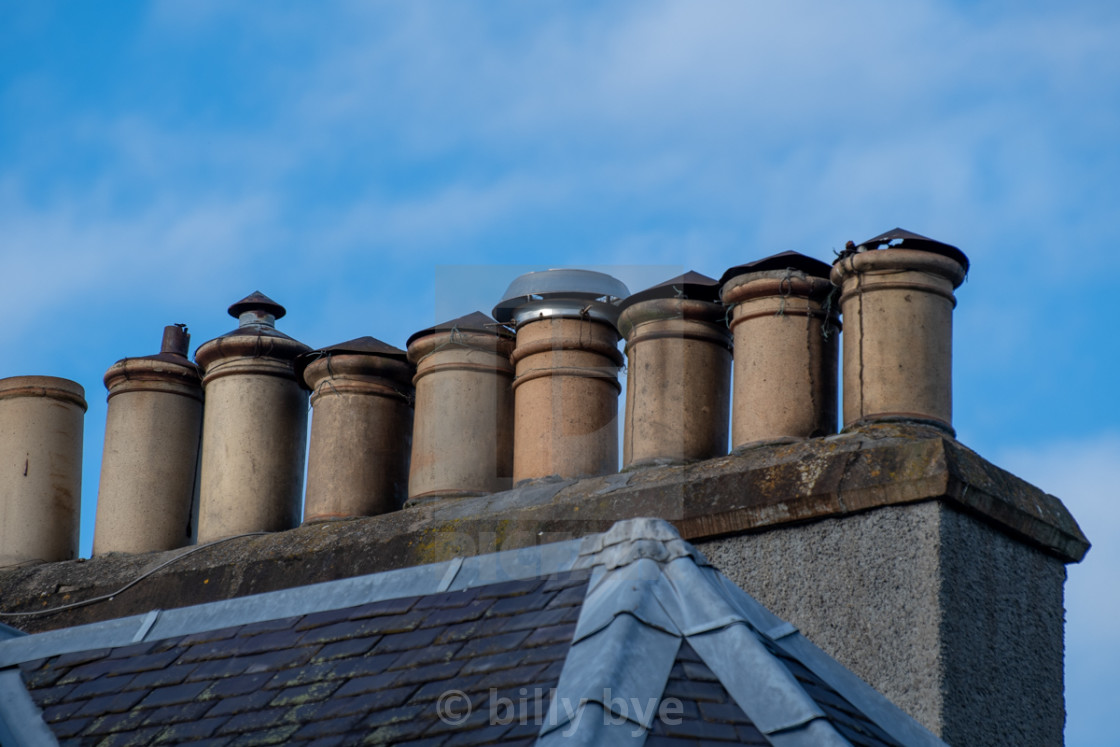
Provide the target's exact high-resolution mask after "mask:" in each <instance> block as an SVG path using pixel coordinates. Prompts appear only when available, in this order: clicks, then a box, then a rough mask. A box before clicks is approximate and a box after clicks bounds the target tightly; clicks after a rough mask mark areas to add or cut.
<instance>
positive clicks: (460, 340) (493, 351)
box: [408, 311, 514, 505]
mask: <svg viewBox="0 0 1120 747" xmlns="http://www.w3.org/2000/svg"><path fill="white" fill-rule="evenodd" d="M513 337H514V335H513V332H512V331H511V330H509V328H507V327H505V326H502V325H500V324H498V323H497V322H495V321H494V320H493V319H491V318H490V317H489V316H487V315H486V314H483V313H481V312H478V311H476V312H474V313H473V314H469V315H467V316H464V317H460V318H458V319H453V320H451V321H449V322H444V323H443V324H437V325H436V326H435V327H432V328H431V329H426V330H423V331H421V332H417V333H416V334H414V335H413V336H412V337H410V338H409V339H408V359H409V360H410V361H411V362H412V363H413V364H414V365H415V366H416V378H415V379H414V380H413V382H414V383H415V385H416V423H415V426H414V427H413V431H412V460H411V465H410V472H409V478H408V500H409V504H410V505H418V504H421V503H424V502H428V501H432V500H436V499H440V498H449V497H466V496H472V495H483V494H486V493H496V492H499V491H502V490H508V489H509V488H510V485H511V482H512V480H511V478H512V475H513V388H512V386H511V384H512V382H513V364H512V363H511V362H510V359H509V358H510V354H511V353H512V352H513Z"/></svg>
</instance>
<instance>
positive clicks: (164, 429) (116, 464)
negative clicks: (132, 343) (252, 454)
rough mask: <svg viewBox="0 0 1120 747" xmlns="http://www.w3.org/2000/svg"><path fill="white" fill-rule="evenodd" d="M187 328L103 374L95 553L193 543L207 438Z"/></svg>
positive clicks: (171, 329) (174, 329) (166, 334)
mask: <svg viewBox="0 0 1120 747" xmlns="http://www.w3.org/2000/svg"><path fill="white" fill-rule="evenodd" d="M189 344H190V335H189V334H188V333H187V328H186V326H185V325H181V324H175V325H170V326H167V327H165V328H164V331H163V342H162V345H161V346H160V348H161V349H160V352H159V353H158V354H156V355H151V356H147V357H143V358H124V359H122V360H120V361H117V362H116V363H114V364H113V365H112V366H111V367H110V368H109V370H108V371H106V372H105V387H106V389H108V391H109V395H108V411H107V414H106V420H105V446H104V451H103V453H102V459H101V480H100V485H99V486H98V497H97V520H96V523H95V528H94V536H93V554H94V555H103V554H105V553H109V552H132V553H136V552H155V551H159V550H172V549H175V548H177V547H182V546H183V545H187V544H190V541H191V539H192V534H193V531H192V527H191V524H192V516H191V509H192V505H193V503H194V501H195V500H196V498H197V494H196V487H197V480H196V476H197V473H198V452H199V440H200V438H201V434H202V378H201V375H200V373H199V370H198V366H196V365H195V364H193V363H191V362H190V360H188V359H187V357H186V356H187V349H188V346H189Z"/></svg>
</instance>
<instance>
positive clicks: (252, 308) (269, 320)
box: [229, 291, 288, 327]
mask: <svg viewBox="0 0 1120 747" xmlns="http://www.w3.org/2000/svg"><path fill="white" fill-rule="evenodd" d="M287 313H288V311H287V309H285V308H284V307H283V306H281V305H280V304H278V303H276V302H275V301H273V300H272V299H271V298H269V297H268V296H266V295H265V294H263V293H261V292H260V291H253V292H252V293H250V294H249V295H247V296H245V298H242V299H241V300H240V301H238V302H237V303H235V304H233V305H232V306H230V307H229V315H230V316H232V317H233V318H234V319H236V320H237V322H238V326H239V327H248V326H249V325H251V324H263V325H265V326H267V327H275V326H276V320H277V319H280V318H282V317H283V316H284V315H285V314H287Z"/></svg>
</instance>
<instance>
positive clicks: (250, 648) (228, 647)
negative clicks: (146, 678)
mask: <svg viewBox="0 0 1120 747" xmlns="http://www.w3.org/2000/svg"><path fill="white" fill-rule="evenodd" d="M292 637H293V634H292V633H291V632H289V631H287V630H280V631H273V632H271V633H261V634H260V635H245V632H244V631H242V633H241V634H240V635H238V636H237V637H236V638H231V639H230V640H228V641H221V642H219V643H214V644H205V643H204V644H200V646H192V647H191V649H189V650H188V652H187V653H186V654H184V655H183V656H182V657H180V658H181V660H182V661H194V660H196V659H194V658H192V653H193V651H194V649H195V648H199V647H209V646H214V647H217V648H218V649H220V650H221V651H222V653H223V655H225V656H252V655H254V654H263V653H266V652H272V651H280V650H283V649H286V648H289V647H290V646H291V645H292Z"/></svg>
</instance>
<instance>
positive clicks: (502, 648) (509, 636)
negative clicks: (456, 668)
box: [457, 630, 531, 659]
mask: <svg viewBox="0 0 1120 747" xmlns="http://www.w3.org/2000/svg"><path fill="white" fill-rule="evenodd" d="M530 633H531V631H528V630H516V631H513V632H512V633H501V634H498V635H491V636H485V637H482V638H473V639H471V640H469V641H467V642H466V644H465V645H464V646H463V647H462V648H461V649H459V653H458V655H457V656H458V658H460V659H467V658H474V657H476V656H486V655H489V654H497V653H502V652H516V651H517V649H518V648H519V647H520V646H521V644H522V643H523V642H524V641H525V640H526V639H527V638H528V637H529V635H530Z"/></svg>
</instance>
